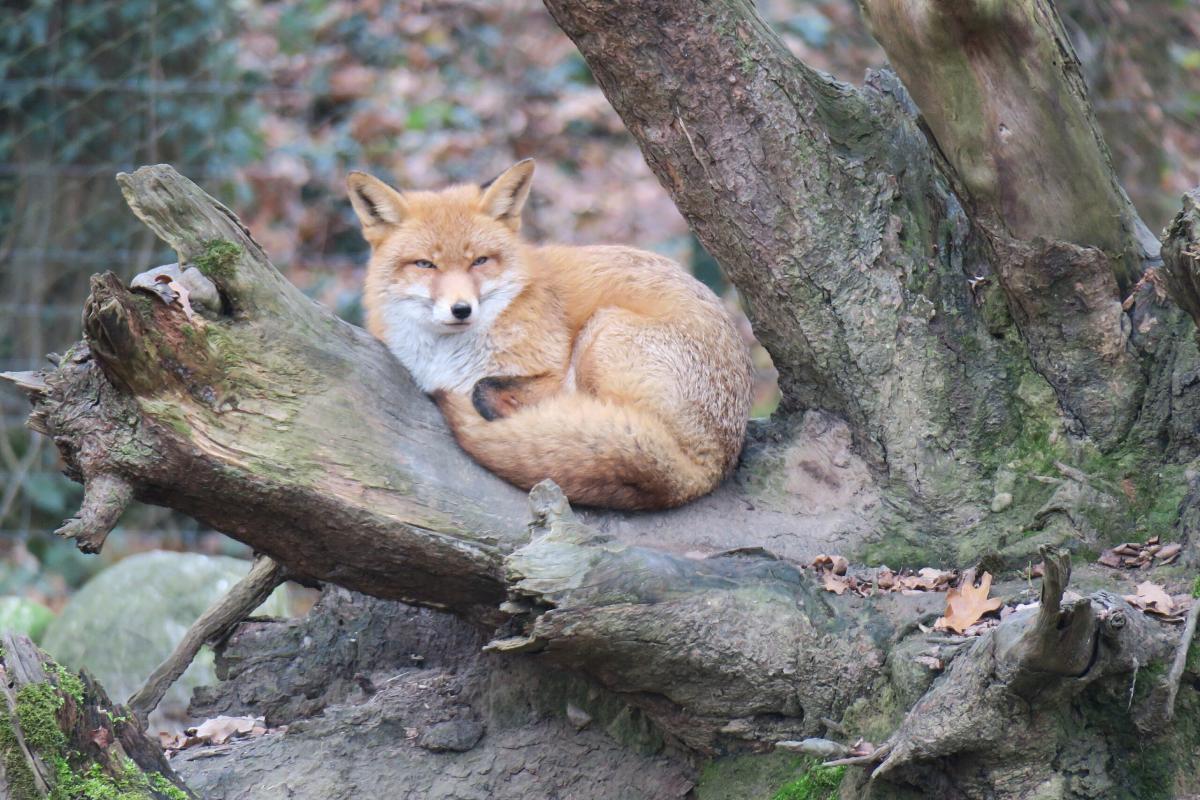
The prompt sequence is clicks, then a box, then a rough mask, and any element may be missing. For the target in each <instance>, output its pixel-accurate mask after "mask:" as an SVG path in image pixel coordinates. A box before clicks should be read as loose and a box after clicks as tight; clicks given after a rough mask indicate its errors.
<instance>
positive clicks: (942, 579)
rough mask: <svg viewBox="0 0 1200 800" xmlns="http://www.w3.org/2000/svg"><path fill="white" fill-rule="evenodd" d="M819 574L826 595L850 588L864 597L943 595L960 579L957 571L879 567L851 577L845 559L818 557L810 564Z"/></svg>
mask: <svg viewBox="0 0 1200 800" xmlns="http://www.w3.org/2000/svg"><path fill="white" fill-rule="evenodd" d="M809 566H811V567H812V568H813V570H814V571H816V573H817V576H818V578H819V579H820V581H821V587H822V588H823V589H825V591H827V592H833V593H834V594H836V595H841V594H844V593H845V592H846V590H847V589H849V590H850V591H852V592H854V593H855V594H858V595H860V596H862V597H867V596H869V595H872V594H875V593H876V592H902V593H904V594H914V593H917V592H944V591H946V590H947V589H949V588H950V587H951V586H952V585H953V584H954V581H955V579H956V578H957V577H958V570H941V569H934V568H933V567H923V568H921V569H919V570H917V571H916V572H913V571H912V570H902V571H900V572H894V571H893V570H891V569H889V568H888V567H877V568H875V569H870V570H864V571H863V572H861V573H859V574H856V575H850V574H849V567H850V564H849V562H848V561H847V560H846V559H845V558H844V557H842V556H830V555H819V556H817V557H816V558H814V559H813V560H812V563H811V564H810V565H809Z"/></svg>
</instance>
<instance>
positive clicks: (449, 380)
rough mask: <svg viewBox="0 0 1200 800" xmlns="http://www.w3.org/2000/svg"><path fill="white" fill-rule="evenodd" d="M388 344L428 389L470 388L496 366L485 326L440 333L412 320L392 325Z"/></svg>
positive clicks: (468, 389) (456, 390) (418, 382)
mask: <svg viewBox="0 0 1200 800" xmlns="http://www.w3.org/2000/svg"><path fill="white" fill-rule="evenodd" d="M387 346H388V349H389V350H391V351H392V354H393V355H394V356H396V358H398V359H400V363H401V364H403V365H404V367H405V368H406V369H407V370H408V371H409V372H410V373H412V376H413V380H415V381H416V382H417V385H418V386H420V387H421V390H422V391H425V392H432V391H434V390H435V389H444V390H446V391H451V392H468V391H470V390H471V388H472V387H474V386H475V384H476V382H477V381H479V379H481V378H486V377H487V376H488V375H491V374H492V373H493V370H494V367H493V363H492V348H491V346H490V343H489V341H488V335H487V331H486V330H480V331H474V330H469V331H463V332H462V333H455V334H440V333H434V332H433V331H430V330H428V329H425V328H424V327H423V326H419V325H414V324H412V323H411V322H410V323H409V324H407V325H403V324H401V325H395V326H391V327H390V329H389V331H388V337H387Z"/></svg>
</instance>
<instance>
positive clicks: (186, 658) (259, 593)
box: [129, 556, 285, 724]
mask: <svg viewBox="0 0 1200 800" xmlns="http://www.w3.org/2000/svg"><path fill="white" fill-rule="evenodd" d="M284 580H285V578H284V570H283V567H281V566H280V565H279V564H277V563H276V562H274V561H272V560H271V559H270V558H268V557H267V556H259V557H258V558H257V559H256V560H255V562H254V566H253V567H251V568H250V572H249V573H247V575H246V577H244V578H242V579H241V580H240V581H238V582H237V583H236V584H234V586H233V588H232V589H230V590H229V592H228V593H227V594H226V595H225V596H224V597H222V598H221V599H219V600H217V601H216V602H215V603H213V604H212V605H211V606H209V608H208V610H207V611H205V612H204V614H202V615H201V616H200V619H198V620H196V621H195V623H193V624H192V627H190V628H188V631H187V633H185V634H184V636H183V639H182V640H181V641H180V642H179V644H178V645H176V647H175V650H174V652H172V653H171V655H170V656H168V657H167V660H166V661H164V662H163V663H161V664H159V665H158V667H157V668H156V669H155V670H154V672H153V673H151V674H150V677H149V678H147V679H146V684H145V685H144V686H143V687H142V688H141V689H139V690H138V691H137V693H136V694H134V695H133V697H131V698H129V708H130V709H131V710H132V711H133V713H134V714H136V715H137V717H138V719H139V720H140V721H141V722H142V723H143V724H145V722H146V718H147V717H149V716H150V712H152V711H153V710H154V709H155V708H157V707H158V704H159V703H160V702H161V701H162V699H163V695H165V694H166V693H167V689H170V688H171V684H173V683H175V681H176V680H178V679H179V676H180V675H182V674H183V673H184V670H186V669H187V668H188V666H189V665H190V664H191V663H192V659H194V658H195V657H196V654H197V653H199V652H200V648H201V647H203V646H204V644H205V643H206V642H211V641H215V640H219V639H220V638H221V637H222V636H224V635H226V634H227V633H228V632H229V631H230V630H231V629H232V628H233V626H234V625H236V624H238V623H239V622H241V621H242V620H244V619H245V618H246V617H247V616H249V614H250V613H251V612H252V611H254V609H256V608H258V607H259V606H260V605H262V603H263V601H265V600H266V599H267V598H268V597H270V595H271V592H273V591H274V590H275V587H277V586H279V584H281V583H283V581H284Z"/></svg>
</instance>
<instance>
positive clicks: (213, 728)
mask: <svg viewBox="0 0 1200 800" xmlns="http://www.w3.org/2000/svg"><path fill="white" fill-rule="evenodd" d="M270 732H271V730H270V729H268V728H267V725H266V722H265V721H264V720H263V718H262V717H227V716H225V715H224V714H222V715H221V716H219V717H213V718H212V719H209V720H205V721H204V722H203V723H201V724H200V725H198V726H196V727H194V728H188V729H187V730H186V731H184V732H183V733H180V734H176V735H174V736H172V735H170V734H168V733H160V734H158V740H159V743H160V744H162V748H163V750H165V751H166V752H167V755H168V756H169V755H171V754H172V753H177V752H179V751H180V750H184V749H186V748H189V747H195V746H197V745H204V744H225V743H226V742H229V741H232V740H233V739H249V738H252V737H255V736H262V735H263V734H266V733H270Z"/></svg>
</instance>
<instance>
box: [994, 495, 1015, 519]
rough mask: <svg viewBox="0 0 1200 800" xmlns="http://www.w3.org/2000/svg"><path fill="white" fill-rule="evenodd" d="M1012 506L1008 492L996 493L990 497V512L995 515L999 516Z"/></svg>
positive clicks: (1011, 499)
mask: <svg viewBox="0 0 1200 800" xmlns="http://www.w3.org/2000/svg"><path fill="white" fill-rule="evenodd" d="M1012 504H1013V496H1012V495H1011V494H1009V493H1008V492H997V493H996V495H995V496H994V497H992V512H993V513H995V514H999V513H1000V512H1001V511H1003V510H1004V509H1006V508H1008V507H1009V506H1011V505H1012Z"/></svg>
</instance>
